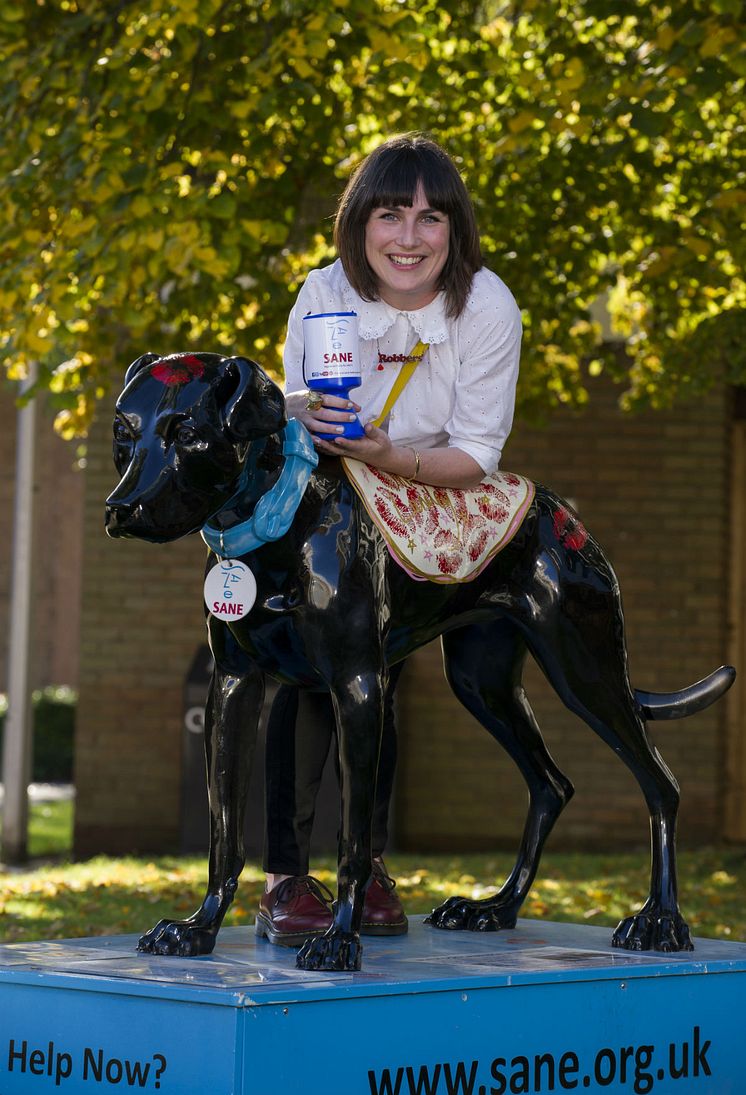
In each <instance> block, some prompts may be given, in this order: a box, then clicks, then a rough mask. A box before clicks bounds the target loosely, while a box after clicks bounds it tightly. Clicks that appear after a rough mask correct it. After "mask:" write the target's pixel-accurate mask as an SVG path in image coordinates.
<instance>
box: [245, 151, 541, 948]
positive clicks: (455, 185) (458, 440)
mask: <svg viewBox="0 0 746 1095" xmlns="http://www.w3.org/2000/svg"><path fill="white" fill-rule="evenodd" d="M334 241H335V244H336V247H337V251H338V253H339V258H338V260H337V261H336V262H334V263H333V264H332V265H331V266H328V267H326V268H324V269H321V270H314V271H311V273H310V274H309V275H308V278H307V279H306V282H305V284H304V285H303V287H302V289H301V291H300V293H299V295H298V299H297V301H296V304H295V307H294V308H293V310H292V312H291V314H290V319H289V323H288V335H287V341H286V344H285V352H284V362H285V379H286V393H287V394H286V404H287V408H288V414H289V415H292V416H294V417H295V418H298V419H300V421H301V422H302V423H303V424H304V425H305V426H306V427H307V428H308V430H309V431H310V432H311V435H312V436H313V439H314V444H315V446H316V448H317V450H318V451H319V452H321V453H324V454H326V455H328V456H335V457H339V456H346V457H354V458H356V459H358V460H362V461H364V462H365V463H367V464H370V465H373V466H375V467H377V468H379V469H380V470H381V471H383V472H387V473H390V474H394V475H397V476H400V477H402V478H403V479H404V480H405V481H408V480H415V479H416V480H418V481H420V482H423V483H428V484H432V485H433V486H435V487H457V488H469V487H476V486H477V485H478V484H479V483H480V482H481V481H482V479H483V478H484V476H485V474H489V473H492V472H494V471H496V470H497V467H498V464H499V461H500V456H501V453H502V448H503V444H504V443H505V440H506V438H507V436H508V433H509V432H510V427H511V424H512V419H513V405H514V399H515V387H516V381H517V377H518V359H519V352H520V343H521V320H520V313H519V311H518V307H517V305H516V302H515V300H514V299H513V296H512V294H511V293H510V290H509V289H508V288H507V286H506V285H505V284H504V282H503V281H502V280H501V279H500V278H499V277H498V275H497V274H495V273H493V272H492V271H490V270H487V269H486V268H485V267H484V266H483V264H482V255H481V249H480V243H479V232H478V229H477V224H476V219H475V216H474V210H473V208H472V204H471V200H470V198H469V194H468V191H467V189H466V186H465V184H464V181H463V179H462V178H461V175H460V174H459V171H458V169H457V168H456V166H455V164H454V162H453V160H452V159H451V158H450V156H449V155H448V154H447V153H446V152H445V151H444V150H443V149H442V148H440V147H439V146H438V145H437V144H436V143H435V142H434V141H432V140H430V139H428V138H426V137H423V136H420V135H417V134H414V135H413V134H408V135H404V136H400V137H393V138H391V139H390V140H388V141H385V142H384V143H383V144H382V145H380V146H379V147H378V148H377V149H375V150H374V151H373V152H372V153H371V154H370V155H369V156H368V157H367V158H366V159H365V160H364V161H363V162H362V163H361V164H360V166H359V167H358V169H357V171H356V172H355V173H354V174H353V176H352V178H351V179H350V181H349V183H348V185H347V187H346V188H345V191H344V193H343V195H342V197H341V199H340V202H339V208H338V211H337V217H336V221H335V227H334ZM340 312H344V313H348V314H349V313H350V312H354V313H356V315H357V318H358V329H359V337H360V341H359V347H358V349H359V355H358V356H359V364H360V375H361V383H360V385H359V386H357V387H356V388H355V394H356V396H357V399H358V402H357V403H353V402H352V401H351V400H349V399H346V398H345V399H343V398H340V397H339V396H338V395H330V394H324V395H323V398H322V397H321V396H320V394H316V393H314V397H311V398H310V393H309V391H308V389H307V385H306V382H305V378H304V370H303V365H304V351H305V347H304V340H303V317H304V316H306V315H308V314H312V315H319V314H325V313H340ZM355 412H361V420H362V421H363V422H365V423H367V425H366V426H365V436H364V437H362V438H359V439H357V440H350V439H346V438H342V437H339V436H337V437H336V438H333V440H331V441H330V440H327V439H326V438H328V437H329V436H330V435H334V434H335V433H336V434H339V433H341V431H342V429H343V428H344V423H346V422H349V421H350V420H351V419H354V418H355ZM374 422H375V424H374ZM322 435H323V436H322ZM400 668H401V666H400V665H396V666H392V667H390V670H389V687H388V692H387V697H386V705H385V724H384V730H383V739H382V744H381V753H380V762H379V770H378V785H377V789H376V807H375V813H374V819H373V853H374V860H373V864H372V872H373V873H372V878H371V881H370V884H369V885H368V887H367V889H366V892H365V904H364V911H363V925H362V931H363V932H364V933H367V934H376V935H395V934H400V933H402V932H405V931H406V930H407V918H406V916H405V914H404V910H403V908H402V906H401V903H400V901H399V899H398V897H397V895H396V893H395V890H394V887H395V883H394V882H393V880H392V879H391V878H390V877H389V876H388V874H387V872H386V869H385V867H384V865H383V861H382V860H381V854H382V852H383V849H384V846H385V843H386V836H387V819H388V806H389V797H390V794H391V788H392V783H393V776H394V768H395V764H396V736H395V729H394V719H393V689H394V686H395V682H396V679H397V678H398V674H399V670H400ZM303 702H304V704H306V705H307V709H306V718H305V725H304V727H303V733H301V734H297V735H296V732H295V722H296V715H297V712H298V703H299V697H298V693H297V691H296V690H295V689H293V688H290V687H288V686H283V687H282V688H280V690H279V692H278V695H277V698H276V700H275V702H274V705H273V708H272V715H271V717H270V720H269V725H268V728H267V753H266V764H267V772H266V787H267V830H266V844H265V849H266V852H265V868H266V870H267V872H268V878H267V892H266V893H265V894H264V896H263V897H262V901H261V903H260V911H259V916H258V918H257V930H258V931H259V932H260V933H261V934H264V935H266V936H267V938H269V939H270V940H271V941H272V942H276V943H284V944H288V945H289V944H292V943H293V942H295V941H299V940H300V939H302V938H305V937H307V936H309V935H313V934H318V933H320V932H323V931H324V930H325V929H326V928H327V927H328V926H329V924H330V923H331V910H330V907H329V904H328V902H327V897H326V896H325V893H324V890H323V888H321V887H320V886H319V885H318V884H317V883H316V881H315V880H314V879H313V878H310V877H309V876H308V842H309V836H310V832H311V827H312V824H313V817H314V806H315V798H316V791H317V788H318V785H319V782H320V777H321V772H322V770H323V766H324V763H325V760H326V756H327V753H328V751H329V748H330V745H331V742H332V740H333V733H334V716H333V713H332V711H331V705H330V702H329V697H328V695H326V694H324V695H321V694H320V695H309V696H307V697H306V698H305V699H304V701H303Z"/></svg>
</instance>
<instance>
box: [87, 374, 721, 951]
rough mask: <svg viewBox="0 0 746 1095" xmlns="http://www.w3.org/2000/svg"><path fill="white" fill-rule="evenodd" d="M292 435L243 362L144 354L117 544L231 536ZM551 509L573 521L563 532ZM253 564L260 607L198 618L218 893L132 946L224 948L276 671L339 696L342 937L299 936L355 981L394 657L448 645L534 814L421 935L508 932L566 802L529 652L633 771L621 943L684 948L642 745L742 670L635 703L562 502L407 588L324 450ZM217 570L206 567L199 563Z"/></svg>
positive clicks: (665, 785)
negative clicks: (644, 871) (528, 671)
mask: <svg viewBox="0 0 746 1095" xmlns="http://www.w3.org/2000/svg"><path fill="white" fill-rule="evenodd" d="M285 424H286V418H285V407H284V401H283V398H282V395H281V393H280V391H279V389H278V388H277V387H276V386H275V385H274V384H273V383H272V382H271V381H270V380H269V378H268V377H267V376H266V375H265V374H264V373H263V372H262V370H261V369H260V368H259V366H258V365H256V364H254V363H253V362H250V361H247V360H246V359H243V358H225V357H221V356H219V355H217V354H207V353H204V354H203V353H200V354H177V355H170V356H168V357H166V358H161V357H159V356H158V355H157V354H146V355H144V356H143V357H141V358H139V359H138V360H137V361H135V362H134V363H133V364H132V365H131V366H130V368H129V370H128V371H127V375H126V379H125V388H124V391H123V392H122V394H121V396H120V398H119V400H118V403H117V409H116V420H115V424H114V462H115V464H116V467H117V470H118V472H119V473H120V475H121V477H122V478H121V482H120V483H119V486H118V487H117V488H116V490H115V491H114V492H113V494H112V495H111V496H110V497H109V499H108V500H107V503H106V520H107V531H108V533H109V535H110V536H133V537H137V538H138V539H143V540H149V541H154V542H161V543H162V542H166V541H171V540H175V539H177V538H178V537H181V536H185V535H187V534H188V533H192V532H196V531H199V530H201V529H202V528H203V526H205V524H206V523H207V522H209V523H210V524H211V525H212V527H213V528H214V529H217V530H218V531H219V533H223V532H224V533H225V535H226V537H227V536H229V534H230V530H231V529H234V528H235V527H236V526H238V525H240V524H241V523H242V522H245V521H246V520H247V518H249V517H250V516H251V515H252V513H253V512H254V511H255V509H256V507H257V504H258V503H259V501H260V499H261V498H262V497H263V496H264V495H265V493H266V492H267V491H268V490H269V489H270V488H271V487H272V486H273V484H275V483H276V482H277V480H278V477H279V476H280V473H281V469H282V467H283V463H284V460H285V458H284V457H283V455H282V442H281V431H282V430H283V427H284V426H285ZM558 512H562V513H563V514H564V515H565V517H566V518H567V520H563V521H562V522H560V523H558V522H557V519H556V517H557V513H558ZM579 531H580V533H582V535H579V534H578V532H579ZM241 558H242V559H243V560H244V562H248V564H249V565H250V569H251V571H252V572H253V575H254V577H255V579H256V584H257V597H256V602H255V604H254V607H253V608H252V609H251V611H250V612H249V613H248V615H246V616H244V617H243V618H242V619H238V620H235V621H234V620H231V621H230V622H223V621H221V620H219V619H217V618H216V617H215V616H214V615H212V613H209V612H208V615H207V627H208V632H209V639H210V645H211V647H212V652H213V655H214V659H215V671H214V675H213V679H212V683H211V685H210V689H209V694H208V700H207V709H206V729H205V735H206V751H207V762H208V779H209V799H210V813H211V848H210V860H209V882H208V889H207V893H206V896H205V899H204V901H203V903H202V906H201V907H200V909H199V910H198V911H197V912H196V913H195V914H194V915H193V916H191V917H190V918H189V919H187V920H161V921H160V923H158V924H157V925H156V926H155V927H154V928H153V929H152V930H151V931H149V932H148V933H147V934H146V935H144V936H143V937H142V939H141V940H140V943H139V949H140V950H142V951H150V952H153V953H156V954H178V955H199V954H207V953H209V952H210V951H211V950H212V949H213V947H214V945H215V938H216V935H217V932H218V929H219V928H220V925H221V922H222V920H223V917H224V916H225V913H226V910H227V909H228V906H229V905H230V903H231V900H232V898H233V895H234V893H235V890H236V886H237V884H238V877H239V874H240V873H241V869H242V867H243V863H244V855H243V846H242V835H241V834H242V830H243V826H242V815H243V806H244V801H245V796H246V788H247V784H248V779H249V772H250V765H251V759H252V753H253V747H254V740H255V733H256V727H257V722H258V717H259V712H260V709H261V705H262V699H263V694H264V674H265V673H269V674H271V675H273V676H274V677H276V678H278V679H279V680H282V681H287V682H293V683H295V684H298V685H300V686H302V687H304V688H310V689H319V690H326V689H328V690H329V691H330V692H331V694H332V697H333V701H334V706H335V711H336V716H337V723H338V741H339V752H340V769H341V795H342V825H341V834H340V841H339V893H338V899H337V901H336V903H335V906H334V920H333V924H332V927H331V928H330V929H329V930H328V931H327V932H326V934H324V935H322V936H320V937H317V938H313V939H310V940H307V941H306V943H305V944H304V945H303V947H302V948H301V950H300V952H299V954H298V965H299V966H300V967H301V968H303V969H319V968H321V969H332V970H353V969H359V967H360V957H361V950H362V949H361V945H360V941H359V934H358V929H359V927H360V920H361V915H362V905H363V898H364V888H365V885H366V882H367V881H368V878H369V876H370V869H371V867H370V862H371V846H370V828H371V813H372V807H373V796H374V790H375V779H376V764H377V756H378V748H379V740H380V733H381V724H382V707H383V696H384V691H385V688H386V681H387V673H388V670H387V666H388V665H390V664H392V663H395V662H397V661H399V660H400V659H402V658H406V657H407V655H408V654H410V653H411V652H412V651H413V650H416V649H417V648H418V647H420V646H422V645H423V644H424V643H427V642H428V641H430V640H431V639H433V638H435V637H436V636H438V635H440V636H441V637H442V643H443V652H444V660H445V665H446V673H447V676H448V680H449V682H450V684H451V686H452V688H453V690H454V692H455V693H456V695H457V696H458V698H459V699H460V700H461V702H462V703H463V704H464V705H465V706H466V707H467V709H468V710H469V711H470V712H471V713H472V714H473V715H474V716H476V718H477V719H478V720H479V721H480V722H481V723H482V724H483V726H484V727H485V728H486V729H487V730H488V731H489V733H490V734H491V735H492V736H493V737H494V738H495V739H496V740H497V741H498V742H499V743H500V744H501V745H502V746H503V747H504V748H505V749H506V750H507V751H508V753H509V754H510V755H511V756H512V758H513V760H514V761H515V762H516V764H517V765H518V767H519V769H520V771H521V773H522V775H523V777H524V779H525V780H526V783H527V785H528V790H529V798H530V801H529V808H528V816H527V819H526V824H525V830H524V833H523V838H522V841H521V844H520V849H519V852H518V857H517V861H516V864H515V867H514V869H513V871H512V873H511V875H510V877H509V878H508V879H507V881H506V882H505V883H504V885H503V886H502V888H501V889H500V891H499V893H497V894H495V895H494V896H493V897H489V898H487V899H486V900H481V901H474V900H470V899H468V898H461V897H459V898H452V899H451V900H449V901H447V902H446V903H445V904H444V905H442V906H441V907H439V908H437V909H435V910H434V912H433V913H432V914H431V916H430V918H429V922H430V923H431V924H432V925H434V926H435V927H437V928H462V929H469V930H472V931H495V930H498V929H501V928H512V927H514V926H515V923H516V918H517V916H518V912H519V909H520V908H521V905H522V903H523V901H524V900H525V898H526V895H527V894H528V892H529V889H530V887H531V884H532V881H533V879H534V877H535V874H536V870H537V867H538V864H539V859H540V856H541V852H542V849H543V846H544V842H545V841H546V839H547V836H548V834H549V832H550V830H551V829H552V826H553V825H554V823H555V821H556V820H557V818H558V816H559V814H560V812H561V811H562V809H563V807H564V806H565V805H566V803H567V802H568V800H569V799H570V796H571V795H572V793H573V788H572V785H571V783H570V781H569V780H568V779H567V778H566V777H565V776H564V775H563V774H562V772H560V771H559V769H558V768H557V766H556V765H555V764H554V762H553V760H552V758H551V757H550V755H549V753H548V751H547V749H546V746H545V744H544V742H543V740H542V738H541V734H540V732H539V728H538V726H537V724H536V721H535V719H534V716H533V713H532V711H531V708H530V706H529V703H528V700H527V698H526V695H525V693H524V691H523V688H522V685H521V670H522V666H523V662H524V659H525V657H526V654H527V652H530V653H531V654H532V655H533V657H534V658H535V659H536V660H537V662H538V663H539V665H540V666H541V668H542V669H543V671H544V673H545V674H546V676H547V677H548V678H549V680H550V682H551V683H552V685H553V686H554V688H555V689H556V691H557V693H558V694H559V696H560V697H561V699H562V700H563V701H564V703H565V704H567V706H568V707H569V708H570V709H571V710H572V711H574V712H575V713H576V714H578V715H579V716H580V717H581V718H582V719H584V720H585V721H586V722H587V723H588V725H589V726H590V727H591V729H592V730H594V731H595V732H596V733H597V734H598V735H599V736H600V737H601V738H602V739H603V740H604V741H605V742H606V743H607V744H608V745H609V746H610V747H611V748H612V749H613V750H614V751H615V752H616V753H617V754H618V756H619V757H620V758H621V760H623V761H624V763H625V764H626V765H627V766H628V767H629V768H630V769H631V771H632V772H633V774H634V775H635V777H636V778H637V780H638V782H639V784H640V787H641V789H642V792H643V794H644V796H645V800H646V802H647V805H648V809H649V811H650V824H651V834H652V872H651V884H650V896H649V897H648V899H647V901H646V902H645V904H644V906H643V907H642V909H640V911H639V912H638V913H636V914H635V915H632V916H629V917H627V918H625V919H624V920H623V921H622V922H621V923H620V925H619V926H618V927H617V929H616V931H615V932H614V935H613V943H614V945H615V946H619V947H625V948H628V949H631V950H648V949H651V948H654V949H657V950H662V951H678V950H689V949H691V946H692V944H691V941H690V938H689V930H688V928H687V925H686V923H685V921H684V919H683V918H682V916H681V913H680V911H679V906H678V895H677V881H676V862H675V826H676V815H677V808H678V802H679V790H678V786H677V784H676V781H675V779H674V777H673V776H672V774H671V772H670V771H669V769H668V768H667V767H666V765H665V764H664V762H663V760H662V759H661V757H660V756H659V754H658V752H657V751H656V750H655V749H654V748H652V747H651V746H650V744H649V743H648V739H647V736H646V733H645V723H644V719H645V718H648V719H671V718H678V717H680V716H684V715H689V714H692V713H693V712H695V711H699V710H702V709H703V708H705V707H707V706H708V705H709V704H710V703H712V702H713V701H714V700H716V699H717V698H718V697H719V696H721V695H722V694H723V693H724V692H725V691H726V690H727V688H728V687H729V686H730V684H731V683H732V682H733V680H734V678H735V672H734V670H733V669H732V668H730V667H723V668H721V669H719V670H717V671H716V672H715V673H713V674H712V675H711V676H710V677H708V678H707V679H706V680H704V681H702V682H700V683H699V684H696V685H693V686H692V687H691V688H688V689H686V690H684V691H683V692H677V693H674V694H671V695H656V694H652V693H644V692H639V691H634V690H633V689H632V688H631V686H630V683H629V679H628V675H627V656H626V650H625V644H624V625H623V617H622V608H621V602H620V596H619V589H618V585H617V581H616V578H615V575H614V572H613V570H612V568H611V566H610V565H609V563H608V562H607V560H606V559H605V558H604V555H603V553H602V552H601V549H600V548H599V547H598V545H597V544H596V543H595V542H594V540H593V539H592V538H591V537H590V536H587V535H586V534H585V531H584V530H583V528H582V525H580V522H579V521H578V520H577V518H576V517H575V516H574V514H573V513H572V511H571V510H569V507H567V506H566V505H565V503H563V502H562V501H561V500H560V499H559V498H558V497H557V496H556V495H555V494H553V493H552V492H551V491H549V490H547V489H545V488H544V487H540V486H539V487H537V488H536V494H535V497H534V500H533V502H532V504H531V507H530V509H529V510H528V513H527V515H526V517H525V519H524V521H523V523H522V525H521V527H520V529H519V530H518V532H517V534H516V535H515V537H514V539H513V540H512V541H511V542H510V543H509V544H508V546H506V547H505V548H504V549H503V550H502V551H501V552H500V553H499V554H498V555H496V556H495V558H494V559H493V560H492V561H491V562H490V564H489V565H488V566H487V567H486V568H485V569H484V570H483V571H482V572H481V573H480V574H479V576H478V577H477V578H475V579H474V580H472V581H469V582H466V583H461V584H455V585H437V584H433V583H431V582H417V581H413V580H412V579H411V578H410V577H409V576H408V575H407V574H406V573H405V572H404V570H402V569H401V568H400V567H399V566H398V565H396V563H394V562H393V561H392V559H391V557H390V555H389V553H388V551H387V550H386V547H385V546H384V543H383V540H382V538H381V536H380V534H379V533H378V531H377V530H376V529H375V527H374V526H373V523H372V521H371V519H370V517H369V516H368V514H367V513H366V511H365V509H364V507H363V506H362V503H361V502H360V501H359V499H358V497H357V495H356V493H355V491H354V490H353V489H352V487H351V486H350V484H349V482H348V480H347V478H346V476H345V474H344V471H343V469H342V467H341V464H340V462H339V461H337V460H334V459H322V461H321V463H320V464H319V467H318V469H317V470H316V472H315V473H314V474H313V475H312V477H311V479H310V482H309V483H308V486H307V488H306V489H305V493H304V494H303V497H302V500H301V502H300V505H299V507H298V509H297V512H296V513H295V516H294V518H293V520H292V524H290V527H289V529H288V530H287V532H285V533H284V534H283V535H281V536H280V537H279V538H278V539H277V540H275V541H274V542H272V543H267V544H265V545H264V546H260V547H258V548H256V549H254V550H250V551H247V552H245V553H243V554H242V555H241ZM215 563H216V556H215V555H214V554H211V555H210V558H209V560H208V568H210V567H211V566H213V565H214V564H215Z"/></svg>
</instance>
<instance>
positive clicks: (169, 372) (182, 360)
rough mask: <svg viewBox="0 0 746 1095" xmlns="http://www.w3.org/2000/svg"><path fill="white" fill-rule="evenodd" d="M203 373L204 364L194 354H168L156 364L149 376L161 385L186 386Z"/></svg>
mask: <svg viewBox="0 0 746 1095" xmlns="http://www.w3.org/2000/svg"><path fill="white" fill-rule="evenodd" d="M204 371H205V366H204V363H203V362H201V361H200V359H199V358H198V357H196V356H195V354H170V355H169V357H162V358H161V360H160V361H157V362H156V364H155V365H154V366H153V368H152V369H151V370H150V375H151V376H152V377H154V378H155V379H156V380H160V382H161V384H168V385H171V384H188V382H189V381H190V380H196V379H198V378H199V377H201V376H202V374H203V373H204Z"/></svg>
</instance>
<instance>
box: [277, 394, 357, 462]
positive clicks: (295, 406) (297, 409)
mask: <svg viewBox="0 0 746 1095" xmlns="http://www.w3.org/2000/svg"><path fill="white" fill-rule="evenodd" d="M310 396H315V397H320V398H321V404H320V406H319V407H318V408H316V409H314V410H310V409H309V407H308V400H309V397H310ZM285 406H286V407H287V413H288V417H289V418H297V419H298V421H299V422H302V423H303V425H304V426H305V427H306V429H307V430H308V431H309V433H310V434H311V435H312V436H313V439H314V442H315V443H316V444H318V446H319V447H320V448H323V449H324V451H325V452H334V449H330V448H329V445H328V443H327V442H325V441H322V440H320V439H317V436H316V435H317V434H320V433H341V432H342V429H343V428H344V424H345V423H346V422H353V421H354V420H355V417H356V412H357V411H359V410H360V407H359V406H358V405H357V403H353V402H352V401H351V400H349V399H341V398H340V397H339V396H338V395H322V393H321V392H313V393H312V392H309V391H307V390H306V389H305V388H302V389H301V390H300V391H297V392H289V393H288V395H286V396H285Z"/></svg>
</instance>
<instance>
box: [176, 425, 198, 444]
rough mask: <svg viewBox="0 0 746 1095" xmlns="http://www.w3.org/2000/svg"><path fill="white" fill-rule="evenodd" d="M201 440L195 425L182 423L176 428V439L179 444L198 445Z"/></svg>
mask: <svg viewBox="0 0 746 1095" xmlns="http://www.w3.org/2000/svg"><path fill="white" fill-rule="evenodd" d="M200 440H201V438H200V436H199V433H198V432H197V430H195V428H194V426H187V425H181V426H177V427H176V429H175V430H174V441H175V442H176V444H177V445H185V446H189V445H196V444H198V443H199V441H200Z"/></svg>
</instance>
